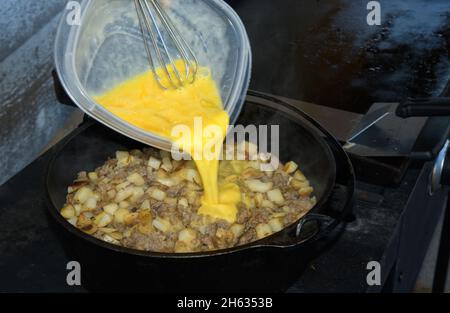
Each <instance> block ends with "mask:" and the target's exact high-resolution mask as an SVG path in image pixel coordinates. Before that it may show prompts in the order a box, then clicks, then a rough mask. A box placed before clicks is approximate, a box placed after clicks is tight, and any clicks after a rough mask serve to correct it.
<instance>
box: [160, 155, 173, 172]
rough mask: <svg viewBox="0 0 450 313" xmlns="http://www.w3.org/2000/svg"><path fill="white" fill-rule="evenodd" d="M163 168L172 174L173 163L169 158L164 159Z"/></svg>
mask: <svg viewBox="0 0 450 313" xmlns="http://www.w3.org/2000/svg"><path fill="white" fill-rule="evenodd" d="M161 168H162V169H163V170H165V171H166V172H170V171H171V170H172V169H173V165H172V161H170V158H169V157H164V158H163V159H162V165H161Z"/></svg>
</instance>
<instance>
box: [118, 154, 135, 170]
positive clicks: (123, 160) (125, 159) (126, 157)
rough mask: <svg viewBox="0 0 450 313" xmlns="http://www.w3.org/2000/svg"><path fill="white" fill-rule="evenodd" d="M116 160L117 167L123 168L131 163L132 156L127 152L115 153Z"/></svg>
mask: <svg viewBox="0 0 450 313" xmlns="http://www.w3.org/2000/svg"><path fill="white" fill-rule="evenodd" d="M116 159H117V165H118V166H119V167H124V166H127V165H129V164H130V163H131V161H132V156H131V155H130V154H129V153H128V151H116Z"/></svg>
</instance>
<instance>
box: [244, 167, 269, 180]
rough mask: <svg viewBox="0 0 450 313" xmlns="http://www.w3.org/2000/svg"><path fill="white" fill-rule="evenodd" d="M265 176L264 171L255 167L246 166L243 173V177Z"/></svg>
mask: <svg viewBox="0 0 450 313" xmlns="http://www.w3.org/2000/svg"><path fill="white" fill-rule="evenodd" d="M263 176H264V173H263V172H261V171H259V170H257V169H255V168H253V167H248V168H246V169H245V170H244V171H243V172H242V174H241V177H242V178H243V179H252V178H253V179H255V178H261V177H263Z"/></svg>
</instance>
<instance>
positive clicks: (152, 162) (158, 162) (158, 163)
mask: <svg viewBox="0 0 450 313" xmlns="http://www.w3.org/2000/svg"><path fill="white" fill-rule="evenodd" d="M148 166H149V167H151V168H152V169H154V170H158V169H159V167H160V166H161V160H159V159H157V158H154V157H150V158H149V159H148Z"/></svg>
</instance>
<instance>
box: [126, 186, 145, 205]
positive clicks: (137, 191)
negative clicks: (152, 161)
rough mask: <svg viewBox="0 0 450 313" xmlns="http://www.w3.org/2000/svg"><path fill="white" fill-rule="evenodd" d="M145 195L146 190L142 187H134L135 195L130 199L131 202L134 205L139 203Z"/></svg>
mask: <svg viewBox="0 0 450 313" xmlns="http://www.w3.org/2000/svg"><path fill="white" fill-rule="evenodd" d="M144 194H145V191H144V188H142V187H134V188H133V194H132V196H131V197H130V198H129V200H130V201H131V202H132V203H134V202H136V201H138V200H139V199H140V198H141V197H142V196H143V195H144Z"/></svg>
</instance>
